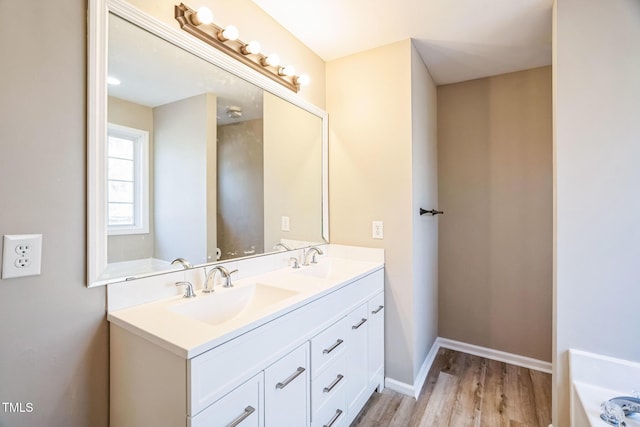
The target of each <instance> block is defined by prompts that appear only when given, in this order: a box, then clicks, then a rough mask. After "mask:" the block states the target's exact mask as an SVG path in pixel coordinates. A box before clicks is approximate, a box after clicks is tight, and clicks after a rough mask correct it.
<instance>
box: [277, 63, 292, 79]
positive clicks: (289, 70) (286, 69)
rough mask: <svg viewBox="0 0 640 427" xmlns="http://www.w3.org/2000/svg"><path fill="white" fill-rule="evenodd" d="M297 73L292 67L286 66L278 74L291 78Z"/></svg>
mask: <svg viewBox="0 0 640 427" xmlns="http://www.w3.org/2000/svg"><path fill="white" fill-rule="evenodd" d="M295 73H296V69H295V67H293V66H291V65H285V66H284V67H280V71H279V72H278V74H280V75H281V76H287V77H291V76H293V75H294V74H295Z"/></svg>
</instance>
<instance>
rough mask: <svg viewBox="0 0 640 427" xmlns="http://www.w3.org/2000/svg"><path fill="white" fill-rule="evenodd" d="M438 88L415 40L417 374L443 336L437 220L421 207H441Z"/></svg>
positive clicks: (413, 160)
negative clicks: (440, 312) (440, 318)
mask: <svg viewBox="0 0 640 427" xmlns="http://www.w3.org/2000/svg"><path fill="white" fill-rule="evenodd" d="M437 110H438V102H437V90H436V85H435V83H434V82H433V79H432V78H431V75H430V74H429V70H427V67H426V66H425V65H424V62H422V58H421V57H420V55H419V54H418V51H417V50H416V48H415V46H414V45H413V43H412V44H411V151H412V153H411V170H412V174H411V175H412V194H411V198H412V207H411V211H412V221H413V224H412V227H413V293H414V296H413V304H414V307H413V310H414V322H415V329H414V341H415V348H414V359H413V378H414V379H415V378H416V377H417V376H418V375H419V373H420V368H421V367H422V364H423V363H424V361H425V359H426V357H427V354H428V353H429V350H431V346H432V345H433V342H434V341H435V339H436V337H437V336H438V221H439V218H440V217H434V216H431V215H423V216H420V215H419V214H418V213H419V211H420V208H421V207H422V208H424V209H437V208H438V121H437Z"/></svg>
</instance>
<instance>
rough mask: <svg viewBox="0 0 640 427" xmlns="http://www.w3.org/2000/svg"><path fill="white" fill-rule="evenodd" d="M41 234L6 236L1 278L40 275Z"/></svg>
mask: <svg viewBox="0 0 640 427" xmlns="http://www.w3.org/2000/svg"><path fill="white" fill-rule="evenodd" d="M41 257H42V234H6V235H5V236H4V249H3V253H2V278H3V279H10V278H12V277H22V276H36V275H38V274H40V264H41Z"/></svg>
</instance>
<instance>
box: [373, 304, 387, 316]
mask: <svg viewBox="0 0 640 427" xmlns="http://www.w3.org/2000/svg"><path fill="white" fill-rule="evenodd" d="M383 308H384V305H380V306H378V308H377V309H375V310H373V311H372V312H371V313H372V314H378V313H379V312H380V310H382V309H383Z"/></svg>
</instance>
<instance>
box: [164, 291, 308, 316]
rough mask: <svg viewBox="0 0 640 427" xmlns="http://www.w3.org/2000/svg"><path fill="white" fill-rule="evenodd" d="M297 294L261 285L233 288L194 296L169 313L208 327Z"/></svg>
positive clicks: (171, 307) (172, 308) (179, 303)
mask: <svg viewBox="0 0 640 427" xmlns="http://www.w3.org/2000/svg"><path fill="white" fill-rule="evenodd" d="M296 294H297V292H295V291H291V290H288V289H282V288H277V287H274V286H269V285H265V284H261V283H256V284H251V285H243V286H238V287H234V288H226V289H225V288H223V289H216V291H215V292H213V293H211V294H208V295H207V294H198V296H197V297H196V298H194V299H191V300H188V301H180V302H178V303H176V304H173V305H172V306H170V308H169V310H171V311H173V312H176V313H179V314H182V315H184V316H188V317H191V318H193V319H196V320H200V321H202V322H206V323H209V324H210V325H219V324H221V323H224V322H227V321H229V320H232V319H235V318H238V317H241V316H243V315H249V314H251V313H254V312H256V311H259V310H261V309H263V308H265V307H268V306H270V305H272V304H275V303H277V302H280V301H283V300H285V299H287V298H290V297H292V296H294V295H296Z"/></svg>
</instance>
